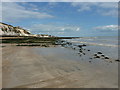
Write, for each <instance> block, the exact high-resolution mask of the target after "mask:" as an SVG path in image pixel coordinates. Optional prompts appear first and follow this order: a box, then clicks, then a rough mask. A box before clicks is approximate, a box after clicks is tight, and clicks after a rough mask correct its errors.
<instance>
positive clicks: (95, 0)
mask: <svg viewBox="0 0 120 90" xmlns="http://www.w3.org/2000/svg"><path fill="white" fill-rule="evenodd" d="M2 2H26V0H2ZM27 2H119V0H27Z"/></svg>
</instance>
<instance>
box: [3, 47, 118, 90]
mask: <svg viewBox="0 0 120 90" xmlns="http://www.w3.org/2000/svg"><path fill="white" fill-rule="evenodd" d="M2 56H3V57H2V75H3V77H2V79H3V81H2V87H3V88H117V87H118V63H108V62H104V61H99V60H96V61H93V62H92V63H90V62H89V60H82V58H80V57H78V56H77V55H76V54H75V53H74V51H73V50H70V49H67V48H61V47H59V46H58V47H52V48H50V47H49V48H39V47H17V46H10V45H8V46H6V47H3V48H2Z"/></svg>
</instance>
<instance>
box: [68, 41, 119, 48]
mask: <svg viewBox="0 0 120 90" xmlns="http://www.w3.org/2000/svg"><path fill="white" fill-rule="evenodd" d="M70 42H73V43H84V44H89V45H95V46H96V45H98V46H108V47H118V45H112V44H103V43H91V42H82V41H70Z"/></svg>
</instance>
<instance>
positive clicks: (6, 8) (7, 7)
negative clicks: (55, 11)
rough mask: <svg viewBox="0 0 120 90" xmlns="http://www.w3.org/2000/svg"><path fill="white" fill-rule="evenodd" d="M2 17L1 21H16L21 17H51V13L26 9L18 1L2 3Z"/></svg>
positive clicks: (21, 18)
mask: <svg viewBox="0 0 120 90" xmlns="http://www.w3.org/2000/svg"><path fill="white" fill-rule="evenodd" d="M2 15H3V17H2V19H3V21H8V22H16V21H20V20H23V19H28V18H33V19H44V18H53V16H52V15H49V14H47V13H43V12H37V11H33V10H27V9H26V8H25V7H23V6H21V5H19V4H18V3H12V2H10V3H3V4H2Z"/></svg>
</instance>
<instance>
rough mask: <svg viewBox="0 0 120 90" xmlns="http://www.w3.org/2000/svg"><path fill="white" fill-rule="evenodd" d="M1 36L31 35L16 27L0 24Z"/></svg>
mask: <svg viewBox="0 0 120 90" xmlns="http://www.w3.org/2000/svg"><path fill="white" fill-rule="evenodd" d="M0 35H6V36H7V35H11V36H29V35H31V33H30V32H29V31H27V30H25V29H23V28H21V27H19V26H18V27H14V26H12V25H8V24H5V23H1V22H0Z"/></svg>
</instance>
